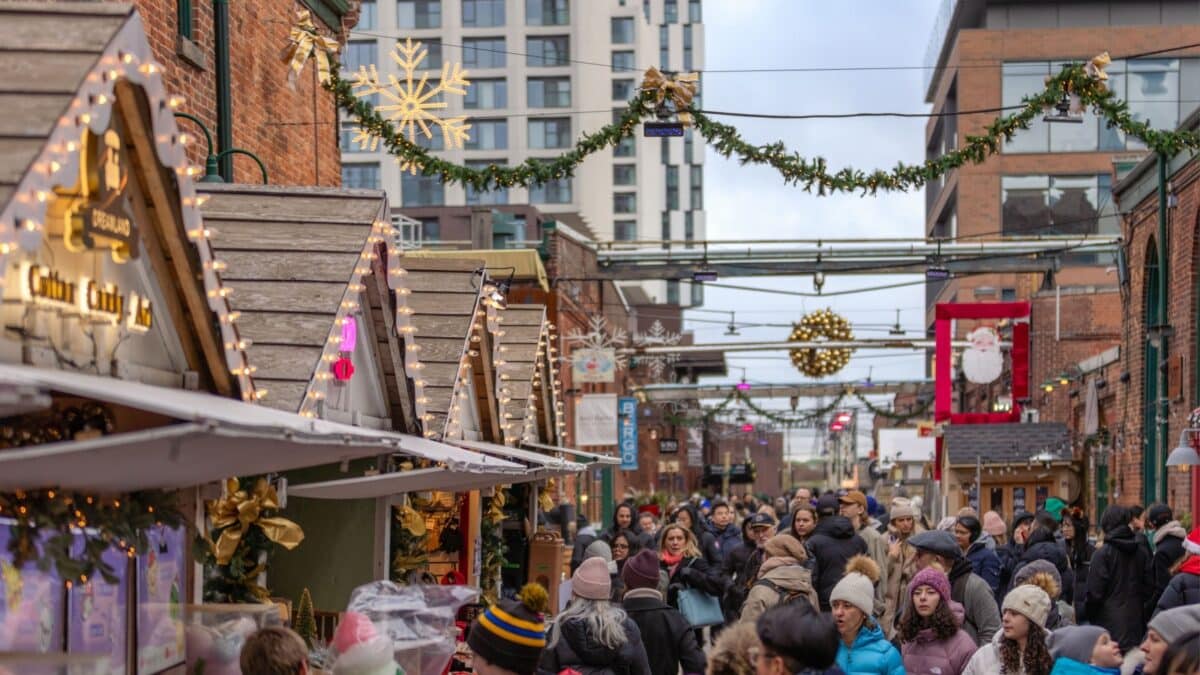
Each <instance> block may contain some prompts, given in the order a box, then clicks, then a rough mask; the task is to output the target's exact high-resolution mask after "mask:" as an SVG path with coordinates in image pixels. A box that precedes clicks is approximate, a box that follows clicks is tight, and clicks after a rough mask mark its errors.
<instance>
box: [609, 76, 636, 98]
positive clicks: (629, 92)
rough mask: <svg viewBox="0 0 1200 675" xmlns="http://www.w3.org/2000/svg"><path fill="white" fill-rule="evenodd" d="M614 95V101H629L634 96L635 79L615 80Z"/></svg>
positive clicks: (613, 84)
mask: <svg viewBox="0 0 1200 675" xmlns="http://www.w3.org/2000/svg"><path fill="white" fill-rule="evenodd" d="M612 91H613V94H612V97H613V100H614V101H628V100H630V99H632V98H633V80H613V83H612Z"/></svg>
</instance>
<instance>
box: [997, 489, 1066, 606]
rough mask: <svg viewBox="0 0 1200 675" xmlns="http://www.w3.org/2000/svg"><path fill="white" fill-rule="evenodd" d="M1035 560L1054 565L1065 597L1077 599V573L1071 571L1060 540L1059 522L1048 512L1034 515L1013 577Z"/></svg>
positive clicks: (1064, 546)
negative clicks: (1045, 561)
mask: <svg viewBox="0 0 1200 675" xmlns="http://www.w3.org/2000/svg"><path fill="white" fill-rule="evenodd" d="M1034 560H1047V561H1050V562H1052V563H1054V567H1055V568H1056V569H1058V575H1059V578H1060V580H1061V581H1060V583H1059V585H1060V587H1061V588H1062V594H1063V597H1067V598H1073V597H1075V571H1074V570H1073V569H1071V561H1070V559H1069V558H1068V557H1067V547H1066V545H1065V542H1062V541H1060V540H1059V539H1058V521H1057V520H1055V519H1054V517H1053V516H1052V515H1050V513H1049V512H1047V511H1038V512H1037V513H1036V514H1035V515H1034V521H1033V527H1032V529H1030V531H1029V534H1028V536H1027V537H1026V538H1025V547H1024V550H1022V551H1021V553H1020V555H1019V556H1018V557H1017V560H1016V563H1014V564H1013V569H1012V573H1013V575H1016V574H1017V573H1018V572H1020V570H1021V568H1022V567H1024V566H1025V565H1028V564H1029V563H1030V562H1032V561H1034ZM1014 585H1015V584H1014ZM1010 588H1011V586H1010Z"/></svg>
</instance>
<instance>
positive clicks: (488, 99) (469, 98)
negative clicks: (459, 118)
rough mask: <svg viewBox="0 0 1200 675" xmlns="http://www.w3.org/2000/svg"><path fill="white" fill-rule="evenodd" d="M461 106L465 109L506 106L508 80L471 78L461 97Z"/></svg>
mask: <svg viewBox="0 0 1200 675" xmlns="http://www.w3.org/2000/svg"><path fill="white" fill-rule="evenodd" d="M463 107H464V108H466V109H467V110H485V109H495V108H506V107H508V81H507V80H505V79H504V78H498V79H494V80H472V81H471V86H469V87H467V95H466V96H465V97H463Z"/></svg>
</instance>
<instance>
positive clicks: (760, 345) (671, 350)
mask: <svg viewBox="0 0 1200 675" xmlns="http://www.w3.org/2000/svg"><path fill="white" fill-rule="evenodd" d="M950 344H951V346H953V347H958V348H965V347H969V346H970V344H971V343H970V342H968V341H967V340H954V341H953V342H951V343H950ZM933 346H934V341H933V340H894V339H892V340H889V339H887V338H861V339H857V340H829V341H825V342H818V341H812V342H709V343H705V344H691V345H662V346H655V347H626V348H624V349H618V350H617V353H618V354H625V355H627V356H637V355H648V354H688V353H692V352H762V351H788V350H792V349H913V350H919V349H928V348H930V347H933ZM1000 347H1001V348H1002V349H1009V348H1011V347H1012V343H1011V342H1001V343H1000Z"/></svg>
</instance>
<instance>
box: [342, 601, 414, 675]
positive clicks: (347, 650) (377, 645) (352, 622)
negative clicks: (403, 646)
mask: <svg viewBox="0 0 1200 675" xmlns="http://www.w3.org/2000/svg"><path fill="white" fill-rule="evenodd" d="M332 647H333V651H334V652H335V653H336V654H337V657H336V658H335V659H334V661H333V675H396V673H402V672H404V669H403V668H401V667H400V664H398V663H396V661H395V659H394V658H393V656H392V641H391V639H389V638H388V636H387V635H380V634H379V631H378V630H377V629H376V628H375V624H374V623H372V622H371V619H370V618H368V617H367V615H365V614H361V613H359V612H346V613H345V614H343V615H342V618H341V620H340V621H339V622H338V626H337V630H335V631H334V633H333V644H332Z"/></svg>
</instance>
